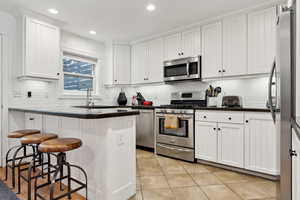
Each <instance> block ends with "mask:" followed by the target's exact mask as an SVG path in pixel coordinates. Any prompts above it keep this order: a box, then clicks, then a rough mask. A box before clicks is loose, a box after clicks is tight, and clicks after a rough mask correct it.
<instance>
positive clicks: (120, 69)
mask: <svg viewBox="0 0 300 200" xmlns="http://www.w3.org/2000/svg"><path fill="white" fill-rule="evenodd" d="M130 51H131V48H130V46H129V45H114V65H113V66H114V73H113V74H114V84H119V85H122V84H130V74H131V70H130V69H131V52H130Z"/></svg>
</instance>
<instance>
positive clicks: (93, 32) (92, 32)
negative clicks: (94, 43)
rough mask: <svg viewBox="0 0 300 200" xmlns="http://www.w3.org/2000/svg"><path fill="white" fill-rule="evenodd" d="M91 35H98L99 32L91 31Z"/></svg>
mask: <svg viewBox="0 0 300 200" xmlns="http://www.w3.org/2000/svg"><path fill="white" fill-rule="evenodd" d="M89 33H90V34H91V35H96V34H97V33H96V31H90V32H89Z"/></svg>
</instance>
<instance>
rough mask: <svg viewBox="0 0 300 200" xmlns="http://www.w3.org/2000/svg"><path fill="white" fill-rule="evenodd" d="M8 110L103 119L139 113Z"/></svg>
mask: <svg viewBox="0 0 300 200" xmlns="http://www.w3.org/2000/svg"><path fill="white" fill-rule="evenodd" d="M8 110H9V111H20V112H30V113H36V114H47V115H54V116H61V117H70V118H79V119H103V118H114V117H124V116H132V115H139V111H126V112H113V113H99V114H95V113H91V114H88V113H84V114H80V113H68V112H65V113H64V112H52V111H45V110H36V109H27V108H8Z"/></svg>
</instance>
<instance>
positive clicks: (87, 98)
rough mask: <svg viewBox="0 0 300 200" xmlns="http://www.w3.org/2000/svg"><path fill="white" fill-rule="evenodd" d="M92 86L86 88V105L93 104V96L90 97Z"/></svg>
mask: <svg viewBox="0 0 300 200" xmlns="http://www.w3.org/2000/svg"><path fill="white" fill-rule="evenodd" d="M92 91H93V89H92V88H88V89H87V90H86V106H88V107H91V106H94V105H95V104H94V101H93V97H92Z"/></svg>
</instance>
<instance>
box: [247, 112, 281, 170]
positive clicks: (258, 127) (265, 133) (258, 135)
mask: <svg viewBox="0 0 300 200" xmlns="http://www.w3.org/2000/svg"><path fill="white" fill-rule="evenodd" d="M245 122H246V123H245V168H246V169H249V170H253V171H257V172H262V173H266V174H271V175H279V174H280V173H279V171H280V170H279V167H280V152H279V134H278V133H277V132H276V128H275V125H274V123H273V121H272V118H271V115H270V114H269V113H246V114H245Z"/></svg>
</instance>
